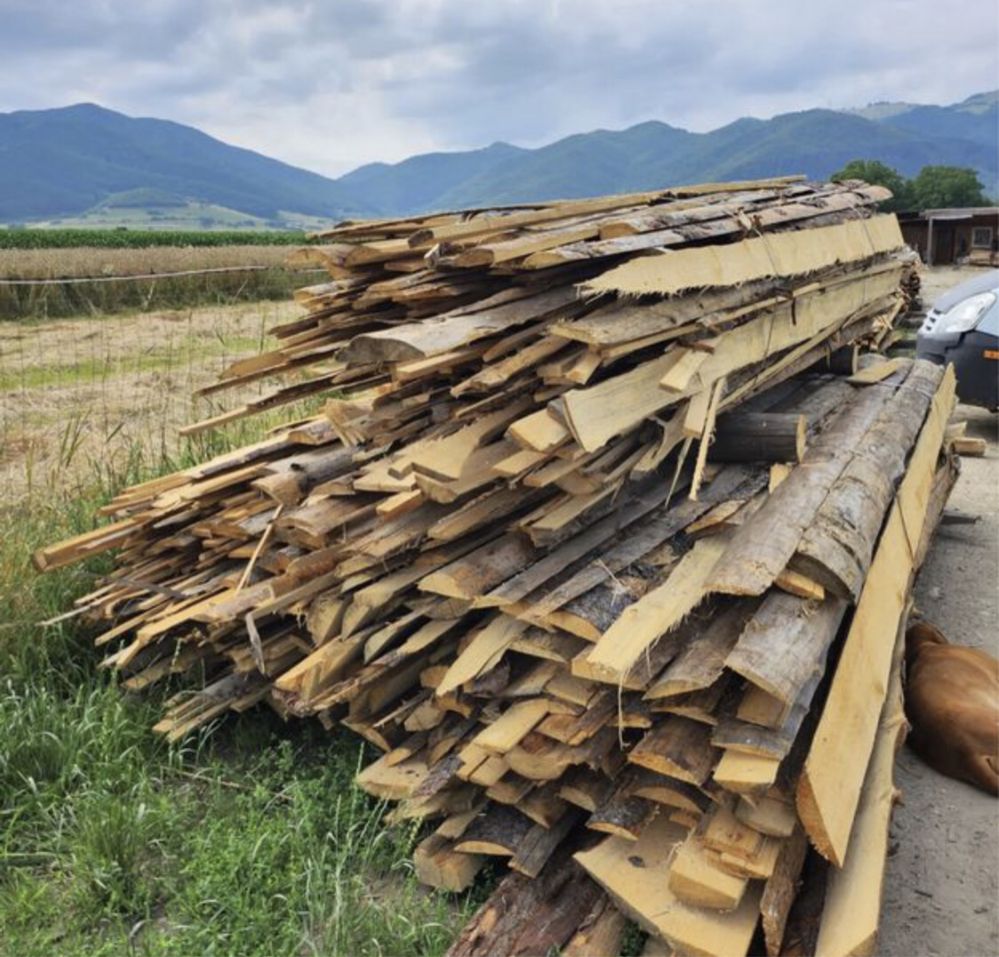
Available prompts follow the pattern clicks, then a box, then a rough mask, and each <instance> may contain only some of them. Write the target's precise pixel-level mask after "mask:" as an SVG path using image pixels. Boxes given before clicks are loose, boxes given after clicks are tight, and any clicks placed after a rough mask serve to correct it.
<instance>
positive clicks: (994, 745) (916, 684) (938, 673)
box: [905, 621, 999, 796]
mask: <svg viewBox="0 0 999 957" xmlns="http://www.w3.org/2000/svg"><path fill="white" fill-rule="evenodd" d="M905 662H906V675H907V681H906V692H905V713H906V716H907V717H908V719H909V722H910V724H911V725H912V733H911V735H910V736H909V743H910V744H911V745H912V747H913V748H914V749H915V751H916V752H917V753H918V754H919V755H920V757H922V758H923V760H924V761H926V763H927V764H928V765H929V766H930V767H932V768H935V769H936V770H937V771H939V772H940V773H941V774H946V775H948V777H952V778H958V779H959V780H961V781H967V782H969V783H970V784H974V785H975V786H976V787H979V788H981V789H982V790H983V791H988V792H989V793H990V794H995V795H997V796H999V662H997V661H996V659H995V658H993V657H992V656H991V655H988V654H986V653H985V652H984V651H979V650H978V649H977V648H962V647H960V646H959V645H952V644H950V643H949V642H948V641H947V639H946V638H944V636H943V635H942V634H941V633H940V631H939V630H938V629H937V628H935V627H934V626H933V625H931V624H929V623H928V622H925V621H917V622H915V623H914V624H912V625H910V626H909V628H908V630H907V631H906V633H905Z"/></svg>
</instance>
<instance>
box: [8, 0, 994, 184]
mask: <svg viewBox="0 0 999 957" xmlns="http://www.w3.org/2000/svg"><path fill="white" fill-rule="evenodd" d="M0 13H2V23H3V30H2V31H0V56H2V57H3V63H4V66H3V73H4V79H3V83H2V84H0V109H18V108H41V107H46V106H55V105H60V104H63V103H66V102H70V101H72V100H78V99H92V100H96V101H98V102H102V103H104V104H105V105H107V106H110V107H112V108H116V109H121V110H123V111H124V112H128V113H132V114H135V115H153V116H164V117H168V118H170V119H175V120H177V121H179V122H188V123H192V124H194V125H197V126H200V127H201V128H203V129H205V130H206V131H208V132H210V133H213V134H214V135H218V136H220V137H222V138H224V139H228V140H230V141H233V142H236V143H238V144H239V145H242V146H249V147H251V148H256V149H260V150H262V151H264V152H270V153H272V154H273V155H277V156H279V157H280V158H282V159H285V160H288V161H290V162H295V163H298V164H300V165H305V166H309V167H312V168H316V169H318V170H319V171H321V172H326V173H332V174H335V173H339V172H343V171H345V170H346V169H349V168H351V167H352V166H355V165H358V164H359V163H362V162H367V161H371V160H376V159H384V160H390V161H392V160H398V159H401V158H403V157H404V156H406V155H409V154H410V153H413V152H417V151H422V150H426V149H458V148H473V147H477V146H482V145H486V144H488V143H489V142H492V141H494V140H496V139H506V140H509V141H512V142H516V143H521V144H523V145H538V144H540V143H542V142H547V141H549V140H552V139H554V138H557V137H559V136H563V135H566V134H568V133H571V132H576V131H580V130H586V129H591V128H594V127H598V126H600V127H605V128H620V127H622V126H625V125H630V124H632V123H635V122H639V121H641V120H645V119H650V118H656V119H661V120H665V121H666V122H670V123H673V124H674V125H679V126H686V127H688V128H691V129H700V130H703V129H709V128H712V127H714V126H717V125H720V124H723V123H726V122H730V121H732V120H734V119H736V118H737V117H739V116H741V115H746V114H755V115H761V116H769V115H772V114H774V113H777V112H783V111H787V110H796V109H804V108H807V107H810V106H815V105H825V106H849V105H863V103H865V102H866V101H867V100H869V99H880V98H887V99H908V100H917V101H918V100H922V101H928V102H946V101H949V100H953V99H958V98H960V97H963V96H965V95H967V94H968V93H971V92H974V91H976V90H979V89H986V88H990V87H994V86H995V85H997V84H999V76H997V74H999V53H997V50H999V42H997V41H999V13H997V12H995V11H990V12H989V13H988V14H987V15H985V14H983V6H982V5H981V4H980V3H978V2H974V0H951V2H950V3H949V4H947V5H946V6H945V5H943V4H939V3H938V2H937V0H879V2H878V3H874V4H871V3H867V2H863V0H837V2H833V0H813V2H811V3H808V4H805V3H802V2H800V0H793V2H792V0H769V2H768V3H766V4H761V3H759V2H757V0H715V2H713V3H711V4H702V3H699V2H694V0H617V2H615V3H614V4H609V3H607V2H606V0H304V2H302V0H298V2H291V0H141V2H139V0H90V2H87V0H83V2H80V3H77V4H75V5H69V4H65V3H57V2H54V0H33V2H31V3H30V4H29V3H25V2H23V0H0ZM941 55H943V56H946V57H947V62H948V64H949V65H948V69H947V70H943V71H942V70H939V69H935V68H934V66H933V63H934V62H939V57H940V56H941Z"/></svg>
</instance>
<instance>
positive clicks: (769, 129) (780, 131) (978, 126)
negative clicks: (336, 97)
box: [0, 92, 999, 222]
mask: <svg viewBox="0 0 999 957" xmlns="http://www.w3.org/2000/svg"><path fill="white" fill-rule="evenodd" d="M851 159H878V160H881V161H883V162H885V163H887V164H888V165H889V166H894V167H895V168H896V169H898V170H899V171H900V172H901V173H903V174H904V175H906V176H913V175H915V174H916V173H917V172H918V171H919V170H920V168H921V167H923V166H925V165H927V164H947V165H955V166H970V167H972V168H973V169H975V170H976V171H977V172H978V174H979V176H980V178H981V180H982V182H983V184H984V185H985V188H986V191H987V192H989V193H990V194H992V195H997V194H999V92H990V93H981V94H977V95H975V96H972V97H969V98H968V99H967V100H964V101H962V102H961V103H956V104H953V105H951V106H921V105H916V104H909V103H878V104H872V105H871V106H869V107H866V108H864V109H860V110H851V111H834V110H818V109H816V110H805V111H803V112H800V113H785V114H782V115H780V116H775V117H773V118H772V119H769V120H759V119H752V118H744V119H740V120H737V121H735V122H734V123H730V124H728V125H727V126H723V127H721V128H720V129H717V130H712V131H711V132H709V133H691V132H688V131H687V130H682V129H677V128H676V127H672V126H669V125H667V124H665V123H661V122H658V121H655V120H652V121H649V122H646V123H640V124H638V125H637V126H632V127H630V128H629V129H626V130H620V131H612V130H595V131H593V132H590V133H579V134H576V135H574V136H568V137H566V138H565V139H561V140H558V141H557V142H554V143H550V144H548V145H547V146H542V147H540V148H537V149H523V148H521V147H517V146H512V145H510V144H508V143H494V144H493V145H492V146H488V147H486V148H484V149H478V150H470V151H466V152H454V153H426V154H422V155H419V156H413V157H410V158H409V159H407V160H404V161H402V162H401V163H394V164H386V163H371V164H368V165H366V166H362V167H360V168H359V169H356V170H354V171H353V172H351V173H348V174H346V175H345V176H341V177H340V178H339V179H329V178H327V177H324V176H319V175H318V174H315V173H310V172H308V171H306V170H303V169H298V168H296V167H294V166H289V165H288V164H286V163H281V162H278V161H277V160H273V159H269V158H268V157H266V156H262V155H260V154H259V153H254V152H252V151H250V150H245V149H239V148H237V147H233V146H229V145H227V144H225V143H222V142H220V141H219V140H216V139H213V138H212V137H210V136H207V135H205V134H204V133H201V132H200V131H198V130H196V129H193V128H191V127H188V126H183V125H181V124H178V123H172V122H168V121H165V120H157V119H133V118H131V117H127V116H124V115H122V114H120V113H115V112H113V111H111V110H107V109H104V108H102V107H99V106H94V105H92V104H80V105H77V106H70V107H65V108H62V109H54V110H40V111H35V112H29V111H21V112H16V113H6V114H0V222H11V221H32V220H40V219H51V218H57V217H66V216H72V215H76V214H80V213H82V212H84V211H86V210H88V209H92V208H93V207H95V206H98V205H99V204H101V203H106V201H107V200H108V197H110V196H114V195H115V194H120V193H130V191H134V190H149V191H150V193H149V195H168V196H170V197H174V198H179V200H180V201H191V202H198V203H210V204H214V205H216V206H221V207H227V208H228V209H231V210H236V211H240V212H244V213H247V214H250V215H252V216H255V217H262V218H265V219H274V218H279V217H280V216H281V215H282V214H288V213H292V214H298V215H303V216H318V217H323V218H329V219H335V218H338V217H342V216H358V215H382V216H385V215H387V216H392V215H409V214H412V213H418V212H425V211H427V210H432V209H453V208H459V207H460V208H464V207H476V206H488V205H492V204H499V203H517V202H530V201H538V200H546V199H557V198H562V197H565V198H569V197H576V196H592V195H597V194H601V193H612V192H623V191H631V190H643V189H652V188H655V187H658V186H665V185H669V184H682V183H691V182H698V181H701V182H704V181H712V180H724V179H742V178H752V177H758V176H769V175H774V174H779V173H789V172H795V173H805V174H806V175H808V176H809V177H813V178H823V177H826V176H828V175H829V174H830V173H832V172H834V171H835V170H837V169H839V168H841V167H842V166H843V165H845V164H846V163H847V162H849V161H850V160H851ZM133 195H139V196H141V195H143V194H142V193H138V194H133Z"/></svg>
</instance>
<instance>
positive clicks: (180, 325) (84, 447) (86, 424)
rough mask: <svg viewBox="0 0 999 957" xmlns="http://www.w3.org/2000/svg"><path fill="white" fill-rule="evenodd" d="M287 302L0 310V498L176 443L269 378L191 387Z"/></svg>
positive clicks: (255, 338)
mask: <svg viewBox="0 0 999 957" xmlns="http://www.w3.org/2000/svg"><path fill="white" fill-rule="evenodd" d="M140 252H144V250H140ZM297 314H298V310H297V308H296V307H295V306H294V304H292V303H290V302H279V303H272V302H263V303H244V304H238V305H233V306H219V307H201V308H195V309H186V310H169V311H157V312H152V313H142V314H124V315H120V316H101V317H98V318H73V319H58V320H49V321H45V322H34V323H15V322H0V399H2V402H0V507H2V506H3V505H10V504H13V503H16V502H19V501H23V500H24V499H25V498H26V497H36V496H39V495H41V496H52V495H62V494H65V493H67V492H71V491H82V490H83V486H84V485H85V484H86V483H88V482H90V481H92V478H93V475H94V473H95V471H97V472H102V473H104V474H106V475H114V474H119V473H120V472H121V471H122V469H123V468H125V466H126V465H127V462H128V461H129V460H130V459H139V460H141V461H143V462H147V463H149V462H157V461H160V460H163V459H165V458H166V457H170V456H175V455H177V454H178V453H179V452H180V451H181V450H182V447H183V445H182V443H181V442H180V440H179V439H178V437H177V429H178V428H179V426H181V425H183V424H185V423H186V422H189V421H191V420H192V419H194V418H199V417H202V416H204V415H208V414H210V413H211V412H212V411H214V410H220V409H221V408H222V407H223V406H222V403H226V404H233V403H236V402H238V401H241V400H245V399H246V398H248V397H249V396H250V395H255V394H257V393H258V392H260V391H261V390H263V389H266V388H267V386H268V383H266V382H261V383H258V384H255V385H254V386H253V387H250V388H248V389H247V390H244V391H243V392H233V393H222V394H221V396H220V397H219V398H218V399H213V400H211V401H209V400H205V399H197V398H196V397H194V396H193V395H192V393H193V392H194V391H195V390H196V389H197V388H199V387H200V386H203V385H207V384H208V383H210V382H212V381H214V380H215V378H216V376H217V375H218V373H219V372H220V371H221V370H222V369H223V368H224V367H225V366H226V365H227V364H228V363H230V362H231V361H232V360H233V359H235V358H237V357H239V356H244V355H247V354H252V353H254V352H257V351H258V350H259V349H260V348H261V347H262V346H263V344H264V342H265V341H266V331H267V329H268V328H270V327H271V326H273V325H275V324H277V323H278V322H281V321H283V320H285V319H289V318H293V317H294V316H296V315H297Z"/></svg>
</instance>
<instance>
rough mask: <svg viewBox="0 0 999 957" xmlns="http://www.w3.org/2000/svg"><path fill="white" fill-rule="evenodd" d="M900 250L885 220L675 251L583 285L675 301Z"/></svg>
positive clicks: (890, 221) (892, 224)
mask: <svg viewBox="0 0 999 957" xmlns="http://www.w3.org/2000/svg"><path fill="white" fill-rule="evenodd" d="M903 245H904V241H903V239H902V233H901V231H900V229H899V226H898V220H897V219H895V217H894V216H892V215H890V214H885V215H880V216H872V217H871V218H870V219H865V220H854V221H848V222H844V223H837V224H836V225H834V226H822V227H818V228H813V229H807V230H803V231H797V232H787V233H773V234H764V235H762V236H759V237H754V238H752V239H744V240H742V241H741V242H739V243H732V244H730V245H727V246H721V247H719V246H701V247H697V248H692V249H678V250H673V251H670V252H667V253H662V254H660V255H658V256H657V255H652V256H644V257H640V258H636V259H632V260H630V261H628V262H626V263H624V264H622V265H620V266H616V267H614V268H613V269H610V270H608V271H607V272H605V273H603V274H602V275H600V276H598V277H596V278H594V279H591V280H588V281H587V282H586V283H585V284H584V288H585V289H586V290H587V292H590V293H593V294H594V295H596V294H599V293H607V292H613V293H617V294H618V295H631V296H641V295H651V294H655V295H661V296H662V295H675V294H676V293H679V292H683V291H684V290H685V289H703V288H705V287H709V286H710V287H718V286H735V285H738V284H740V283H744V282H751V281H753V280H756V279H766V278H769V277H771V276H783V277H789V276H801V275H806V274H808V273H810V272H815V271H816V270H818V269H821V268H823V267H825V266H829V265H831V264H833V263H848V262H857V261H860V260H863V259H868V258H870V257H872V256H876V255H877V254H879V253H886V252H891V251H892V250H895V249H899V248H901V247H902V246H903Z"/></svg>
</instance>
